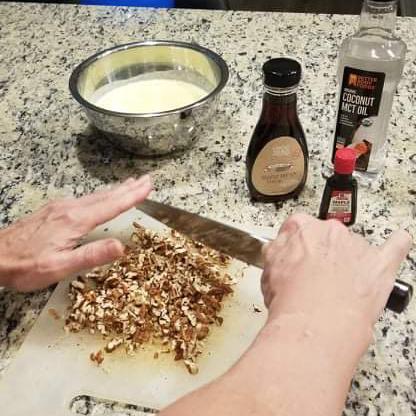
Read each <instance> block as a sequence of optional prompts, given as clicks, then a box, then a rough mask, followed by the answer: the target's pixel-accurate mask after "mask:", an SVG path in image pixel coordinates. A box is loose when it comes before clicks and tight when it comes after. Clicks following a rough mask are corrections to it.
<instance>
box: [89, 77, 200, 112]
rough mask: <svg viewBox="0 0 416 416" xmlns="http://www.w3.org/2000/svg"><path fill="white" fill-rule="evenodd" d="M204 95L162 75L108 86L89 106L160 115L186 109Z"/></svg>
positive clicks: (193, 87)
mask: <svg viewBox="0 0 416 416" xmlns="http://www.w3.org/2000/svg"><path fill="white" fill-rule="evenodd" d="M172 72H174V71H172ZM207 95H208V91H207V90H205V89H203V88H201V87H200V86H198V85H195V84H193V83H192V82H187V81H182V80H180V79H175V78H167V77H166V74H164V73H163V72H162V73H160V74H159V73H156V74H155V75H154V76H152V77H146V76H137V77H134V78H131V79H128V80H125V81H118V82H115V83H113V84H108V85H106V86H104V87H102V88H100V89H98V90H97V91H96V92H95V93H94V95H93V96H92V97H91V102H92V103H93V104H94V105H96V106H97V107H100V108H104V109H106V110H110V111H116V112H120V113H160V112H164V111H172V110H175V109H177V108H182V107H186V106H188V105H190V104H193V103H195V102H197V101H199V100H201V99H202V98H204V97H206V96H207Z"/></svg>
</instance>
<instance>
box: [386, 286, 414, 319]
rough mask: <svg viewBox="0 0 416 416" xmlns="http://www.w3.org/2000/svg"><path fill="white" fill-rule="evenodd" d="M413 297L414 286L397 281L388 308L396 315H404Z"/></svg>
mask: <svg viewBox="0 0 416 416" xmlns="http://www.w3.org/2000/svg"><path fill="white" fill-rule="evenodd" d="M412 296H413V286H411V285H409V284H408V283H405V282H403V281H401V280H396V282H395V283H394V287H393V290H392V292H391V293H390V296H389V299H388V301H387V304H386V308H387V309H390V310H391V311H393V312H396V313H402V312H403V311H404V310H405V309H406V308H407V305H409V302H410V300H411V299H412Z"/></svg>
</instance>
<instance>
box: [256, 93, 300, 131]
mask: <svg viewBox="0 0 416 416" xmlns="http://www.w3.org/2000/svg"><path fill="white" fill-rule="evenodd" d="M296 102H297V96H296V89H295V90H294V92H293V91H291V92H285V93H280V91H279V92H276V89H273V90H271V89H270V88H268V87H266V86H265V89H264V95H263V109H262V116H261V118H262V119H263V120H267V121H268V122H269V123H273V124H291V123H295V122H296V120H297V107H296Z"/></svg>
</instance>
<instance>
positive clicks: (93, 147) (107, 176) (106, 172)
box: [76, 125, 191, 183]
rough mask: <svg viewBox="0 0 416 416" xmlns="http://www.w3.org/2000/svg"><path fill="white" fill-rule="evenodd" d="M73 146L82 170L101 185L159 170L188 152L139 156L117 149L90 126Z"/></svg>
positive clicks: (79, 134)
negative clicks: (75, 148)
mask: <svg viewBox="0 0 416 416" xmlns="http://www.w3.org/2000/svg"><path fill="white" fill-rule="evenodd" d="M76 147H77V157H78V160H79V161H80V163H81V165H82V167H83V168H84V169H85V171H87V172H88V173H89V174H91V176H93V177H95V178H97V179H99V180H100V181H102V182H104V183H111V182H113V181H114V179H117V180H119V181H122V180H124V179H127V178H129V177H132V176H133V177H139V176H142V175H145V174H146V173H150V172H152V171H154V170H159V169H162V168H163V166H165V165H166V164H169V163H171V162H172V160H174V159H176V158H179V157H181V156H184V155H186V154H187V153H188V152H190V151H191V149H187V150H186V151H182V152H175V153H172V154H168V155H166V156H159V157H145V156H138V155H136V154H133V153H129V152H127V151H125V150H123V149H121V148H118V147H116V146H115V145H114V144H112V143H111V142H110V141H109V140H108V139H107V138H106V137H105V136H103V135H102V134H101V133H100V132H99V131H97V130H96V129H95V128H94V127H93V126H91V125H89V127H88V128H87V129H86V130H85V131H84V132H82V133H78V134H77V135H76Z"/></svg>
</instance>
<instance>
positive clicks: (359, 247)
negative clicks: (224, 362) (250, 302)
mask: <svg viewBox="0 0 416 416" xmlns="http://www.w3.org/2000/svg"><path fill="white" fill-rule="evenodd" d="M411 244H412V242H411V238H410V236H409V234H408V233H406V232H404V231H398V232H396V233H394V234H393V235H392V236H391V237H390V239H389V240H388V241H386V242H385V243H384V244H383V245H382V246H380V247H377V246H371V245H370V244H368V243H367V242H366V240H365V239H364V238H362V237H361V236H359V235H356V234H353V233H351V232H350V231H349V230H348V229H347V228H346V227H345V226H344V225H342V224H341V223H339V222H338V221H335V220H333V221H319V220H317V219H315V218H313V217H310V216H308V215H303V214H297V215H294V216H292V217H290V218H289V219H288V220H287V221H286V222H285V223H284V224H283V225H282V227H281V229H280V231H279V235H278V237H277V238H276V240H275V241H274V242H272V243H270V244H269V245H268V246H266V247H265V250H264V256H265V270H264V274H263V278H262V289H263V293H264V296H265V303H266V306H267V307H268V308H269V321H273V320H276V319H277V320H279V319H280V317H281V316H282V315H286V316H287V315H291V316H294V315H302V316H303V317H304V319H307V320H310V322H313V325H315V326H325V327H326V331H327V333H329V334H332V335H333V338H335V337H336V336H337V334H339V336H340V337H341V338H342V339H341V338H340V341H345V340H346V339H347V337H350V339H349V341H350V342H351V343H354V342H356V343H357V348H358V349H360V348H361V350H360V353H363V352H364V351H365V350H366V348H367V347H368V344H369V342H371V334H372V327H373V325H374V323H375V322H376V321H377V319H378V318H379V316H380V314H381V313H382V311H383V309H384V307H385V305H386V303H387V299H388V297H389V295H390V293H391V290H392V288H393V285H394V277H395V274H396V272H397V270H398V268H399V266H400V264H401V262H402V261H403V260H404V259H405V257H406V255H407V254H408V252H409V250H410V247H411ZM331 342H332V341H331Z"/></svg>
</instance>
